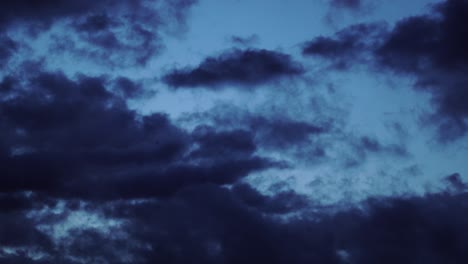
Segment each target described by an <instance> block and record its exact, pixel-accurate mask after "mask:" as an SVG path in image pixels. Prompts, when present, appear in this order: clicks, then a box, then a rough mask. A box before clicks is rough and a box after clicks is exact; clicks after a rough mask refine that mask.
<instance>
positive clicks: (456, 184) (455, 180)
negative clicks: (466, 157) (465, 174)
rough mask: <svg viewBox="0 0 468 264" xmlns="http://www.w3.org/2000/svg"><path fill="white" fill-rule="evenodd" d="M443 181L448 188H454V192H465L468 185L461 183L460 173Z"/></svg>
mask: <svg viewBox="0 0 468 264" xmlns="http://www.w3.org/2000/svg"><path fill="white" fill-rule="evenodd" d="M445 181H446V182H447V183H448V184H449V187H451V188H454V189H455V190H456V191H463V190H465V189H466V188H467V187H468V185H467V184H466V182H464V181H463V179H462V177H461V175H460V173H453V174H450V175H448V176H447V177H445Z"/></svg>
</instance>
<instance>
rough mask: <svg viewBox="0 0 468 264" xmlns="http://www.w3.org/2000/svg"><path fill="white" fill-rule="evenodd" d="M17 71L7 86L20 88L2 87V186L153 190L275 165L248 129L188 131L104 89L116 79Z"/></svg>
mask: <svg viewBox="0 0 468 264" xmlns="http://www.w3.org/2000/svg"><path fill="white" fill-rule="evenodd" d="M14 78H15V77H9V78H6V79H5V80H4V81H3V82H2V86H8V83H9V82H13V83H14V82H16V83H19V85H20V87H17V88H16V89H14V90H13V89H2V93H1V94H0V95H1V97H0V98H1V99H2V104H1V106H0V117H1V118H2V120H3V122H2V124H1V125H0V127H1V135H2V137H1V138H2V139H1V141H0V147H1V148H0V150H1V151H0V159H1V163H0V164H1V165H0V174H2V177H3V184H2V186H1V187H0V190H1V191H3V192H19V191H38V192H45V193H47V194H50V195H56V196H59V197H63V196H68V195H72V196H77V197H81V198H85V199H86V198H99V197H102V198H108V197H110V198H112V197H115V198H118V197H121V196H125V197H135V196H138V197H146V196H150V197H151V196H159V195H167V194H170V193H172V192H175V191H177V190H178V189H179V188H181V187H183V186H185V185H187V184H195V183H196V182H203V183H205V182H213V183H219V184H226V183H231V182H234V181H235V180H237V179H238V178H242V177H244V176H246V175H247V174H248V173H249V172H251V171H254V170H261V169H265V168H268V167H271V166H275V164H274V163H273V162H271V161H268V160H266V159H263V158H260V157H257V156H255V154H254V152H255V145H254V144H253V143H252V142H251V140H252V139H251V137H252V135H250V134H249V133H247V132H240V131H232V132H225V133H224V134H219V133H218V132H215V130H214V129H213V128H207V129H206V131H205V133H207V134H200V133H198V132H197V133H196V134H194V135H191V133H190V132H188V131H184V130H182V129H180V128H178V127H176V126H175V125H173V124H172V123H171V121H170V120H169V119H168V118H167V117H166V116H165V115H163V114H158V113H156V114H152V115H149V116H140V115H138V114H137V113H136V112H134V111H132V110H129V109H128V108H127V106H126V103H125V101H124V100H123V99H122V97H119V96H117V95H114V94H113V93H112V92H111V91H112V90H108V89H106V87H107V85H110V86H112V85H111V84H112V82H114V81H112V80H107V79H105V78H101V77H86V76H79V77H78V78H77V79H76V80H71V79H69V78H68V77H66V76H65V75H63V74H61V73H38V74H36V75H35V76H34V77H31V78H30V79H26V80H23V79H14ZM115 82H116V83H117V85H118V86H122V82H123V83H124V85H127V86H128V85H129V84H128V83H127V82H128V80H122V79H117V80H116V81H115ZM4 83H7V84H4ZM249 142H250V143H249ZM244 145H245V146H244ZM221 146H222V147H221ZM217 149H218V150H219V151H223V152H222V153H217ZM221 154H222V155H221ZM214 159H216V160H214ZM109 187H111V189H108V188H109Z"/></svg>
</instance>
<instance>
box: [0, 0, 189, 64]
mask: <svg viewBox="0 0 468 264" xmlns="http://www.w3.org/2000/svg"><path fill="white" fill-rule="evenodd" d="M195 3H196V1H195V0H177V1H165V0H164V1H155V0H141V1H129V0H124V1H118V2H115V1H111V0H104V1H89V0H84V1H80V2H79V3H71V2H70V1H63V0H58V1H50V0H49V1H41V2H38V1H35V0H20V1H16V2H14V3H13V2H10V3H2V4H0V10H1V11H0V17H1V19H0V28H3V30H4V31H7V32H13V33H15V32H18V31H27V32H29V33H31V34H29V36H28V37H30V38H32V39H37V38H39V37H43V38H44V39H45V40H47V42H46V45H47V48H48V49H49V51H50V52H51V53H53V54H54V55H57V54H60V55H61V56H65V55H70V56H72V57H74V58H80V60H81V61H82V60H83V59H84V58H87V59H88V60H92V62H93V63H94V64H100V65H104V66H113V67H127V66H142V65H145V64H146V63H147V62H148V61H149V60H150V59H151V58H152V57H153V56H155V55H157V54H158V53H159V52H160V50H161V49H162V48H163V41H162V33H163V31H165V32H166V33H167V32H169V31H171V32H173V33H174V32H176V30H177V29H183V27H184V25H185V17H186V15H187V12H188V9H189V8H190V7H191V6H193V5H194V4H195ZM23 38H24V37H23ZM25 42H28V40H25ZM2 53H3V52H2V51H0V59H1V54H2ZM48 57H49V56H48Z"/></svg>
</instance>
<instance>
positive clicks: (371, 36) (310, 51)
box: [302, 23, 386, 70]
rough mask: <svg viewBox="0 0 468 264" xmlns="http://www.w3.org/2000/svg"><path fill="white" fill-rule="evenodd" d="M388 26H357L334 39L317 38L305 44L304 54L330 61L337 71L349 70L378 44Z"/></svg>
mask: <svg viewBox="0 0 468 264" xmlns="http://www.w3.org/2000/svg"><path fill="white" fill-rule="evenodd" d="M385 29H386V26H385V24H381V23H374V24H357V25H352V26H349V27H347V28H345V29H343V30H340V31H338V32H337V33H336V34H335V36H334V37H323V36H322V37H317V38H315V39H313V40H312V41H309V42H307V43H305V44H304V46H303V49H302V53H303V54H304V55H308V56H315V57H318V58H323V59H327V60H330V61H331V62H332V65H331V66H332V67H333V68H335V69H342V70H343V69H348V68H349V67H351V66H352V65H354V64H356V63H358V62H364V59H365V57H364V56H363V55H364V53H365V52H366V51H368V50H369V49H370V48H371V47H374V46H376V45H377V44H378V41H379V37H380V36H381V35H382V34H383V33H384V32H385Z"/></svg>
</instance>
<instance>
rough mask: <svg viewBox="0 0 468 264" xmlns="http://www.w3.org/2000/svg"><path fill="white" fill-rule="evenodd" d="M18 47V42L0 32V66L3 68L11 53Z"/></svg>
mask: <svg viewBox="0 0 468 264" xmlns="http://www.w3.org/2000/svg"><path fill="white" fill-rule="evenodd" d="M17 49H18V44H17V43H16V42H15V41H13V40H12V39H11V38H9V37H8V36H4V35H1V34H0V68H3V67H4V66H5V65H6V64H7V63H8V60H9V59H10V57H11V56H12V55H13V53H14V52H15V51H16V50H17Z"/></svg>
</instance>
